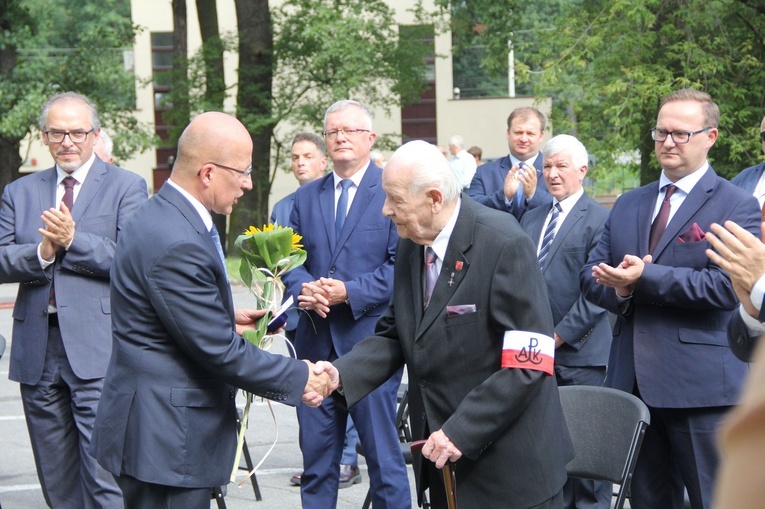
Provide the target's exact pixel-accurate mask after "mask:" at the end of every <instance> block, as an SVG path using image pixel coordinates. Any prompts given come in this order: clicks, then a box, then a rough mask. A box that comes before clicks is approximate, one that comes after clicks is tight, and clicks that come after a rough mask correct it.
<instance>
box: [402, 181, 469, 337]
mask: <svg viewBox="0 0 765 509" xmlns="http://www.w3.org/2000/svg"><path fill="white" fill-rule="evenodd" d="M474 225H475V211H474V210H473V209H472V208H471V206H470V205H468V203H467V199H466V198H465V197H464V196H463V198H462V205H461V207H460V211H459V216H458V217H457V223H456V224H455V225H454V230H453V231H452V235H451V237H450V238H449V245H448V247H447V248H446V258H445V259H444V263H443V264H442V266H441V272H440V274H439V275H438V280H437V281H436V286H435V288H434V289H433V295H432V296H431V298H430V304H429V305H428V309H426V310H425V312H424V313H423V316H422V322H420V324H419V326H418V327H417V331H416V333H415V340H417V339H418V338H419V337H421V336H422V334H424V333H425V331H426V330H427V329H428V327H430V325H431V324H432V323H433V322H434V321H435V319H436V318H438V317H439V316H441V315H442V314H443V313H444V309H445V308H446V304H447V303H448V302H449V300H451V298H452V296H453V295H454V292H456V291H457V288H459V286H460V283H461V282H462V280H463V279H464V278H465V275H466V274H467V272H468V270H470V263H469V262H468V259H467V257H466V256H465V253H466V252H467V251H468V250H469V249H470V246H471V245H472V243H473V227H474ZM422 256H423V255H420V258H422ZM420 267H422V263H421V264H420ZM419 270H420V271H421V270H422V269H421V268H420V269H419ZM421 281H422V278H420V286H421V285H422V283H421ZM420 302H422V299H420ZM420 307H422V305H421V304H420Z"/></svg>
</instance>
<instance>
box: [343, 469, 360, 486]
mask: <svg viewBox="0 0 765 509" xmlns="http://www.w3.org/2000/svg"><path fill="white" fill-rule="evenodd" d="M360 482H361V470H359V467H358V465H340V486H339V488H340V489H341V490H342V489H343V488H350V487H351V486H353V485H354V484H359V483H360Z"/></svg>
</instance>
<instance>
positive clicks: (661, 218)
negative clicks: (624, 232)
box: [648, 184, 677, 254]
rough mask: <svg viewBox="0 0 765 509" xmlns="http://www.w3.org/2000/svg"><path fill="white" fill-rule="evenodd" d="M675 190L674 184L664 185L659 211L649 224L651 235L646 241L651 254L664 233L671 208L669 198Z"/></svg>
mask: <svg viewBox="0 0 765 509" xmlns="http://www.w3.org/2000/svg"><path fill="white" fill-rule="evenodd" d="M676 190H677V187H675V185H674V184H669V185H667V186H666V191H665V193H664V201H663V202H661V208H660V209H659V213H658V214H657V215H656V219H654V220H653V224H652V225H651V237H650V240H649V243H648V246H649V247H648V254H653V250H654V249H656V245H657V244H658V243H659V239H660V238H661V236H662V235H663V234H664V230H666V229H667V222H668V219H669V211H670V209H671V206H670V204H669V199H670V197H671V196H672V194H673V193H674V192H675V191H676Z"/></svg>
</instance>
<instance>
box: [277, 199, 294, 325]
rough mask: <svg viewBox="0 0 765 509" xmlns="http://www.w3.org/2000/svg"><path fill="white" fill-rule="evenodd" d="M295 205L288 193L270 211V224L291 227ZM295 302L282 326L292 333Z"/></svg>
mask: <svg viewBox="0 0 765 509" xmlns="http://www.w3.org/2000/svg"><path fill="white" fill-rule="evenodd" d="M294 204H295V193H290V194H288V195H287V196H285V197H284V198H282V199H281V200H279V201H278V202H276V203H275V204H274V208H273V210H271V219H270V221H271V223H272V224H278V225H279V226H291V225H290V216H291V215H292V207H293V205H294ZM297 305H298V303H297V301H295V302H294V303H293V307H292V308H290V309H288V310H287V312H286V315H287V324H286V325H285V326H284V329H285V330H286V331H289V332H292V331H294V330H295V329H297V323H298V318H299V316H298V312H299V311H298V309H297Z"/></svg>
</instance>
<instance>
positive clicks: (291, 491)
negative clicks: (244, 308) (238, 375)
mask: <svg viewBox="0 0 765 509" xmlns="http://www.w3.org/2000/svg"><path fill="white" fill-rule="evenodd" d="M15 295H16V285H8V284H5V285H0V334H2V335H3V336H5V338H6V340H7V341H8V342H9V345H8V348H10V347H11V346H12V345H11V344H10V343H11V327H12V318H11V313H12V306H11V305H10V303H12V302H13V300H14V297H15ZM234 299H235V300H236V301H237V303H238V304H239V305H246V304H247V300H248V295H247V293H246V291H245V290H244V289H243V288H241V287H235V288H234ZM274 351H280V352H282V353H286V350H285V349H283V347H282V346H281V345H276V346H275V347H274ZM272 408H273V410H274V415H275V418H276V423H274V420H273V418H272V417H271V413H270V411H269V408H268V406H267V405H266V403H257V404H256V405H254V406H253V409H252V411H251V413H250V427H249V429H248V431H247V434H246V437H247V442H248V445H249V448H250V452H251V454H252V458H253V461H254V462H255V463H257V462H258V461H260V460H261V459H262V458H263V456H264V455H265V454H266V453H267V451H268V449H269V448H270V447H271V445H272V444H273V442H274V440H276V446H275V447H274V450H273V452H271V454H270V455H269V456H268V458H267V459H266V460H265V462H264V463H263V466H262V467H261V468H260V469H259V471H258V473H257V479H258V483H259V485H260V489H261V492H262V494H263V500H262V501H261V502H256V500H255V495H254V493H253V490H252V488H251V485H250V484H249V482H247V483H245V484H244V485H243V487H241V488H238V487H237V485H236V484H230V485H229V486H228V489H227V492H228V494H227V495H226V498H225V500H226V505H227V507H229V508H231V509H240V508H250V509H290V508H299V507H300V490H299V489H298V488H296V487H293V486H291V485H290V484H289V477H290V475H291V474H292V473H294V472H296V471H298V470H300V465H301V462H302V459H301V455H300V448H299V446H298V430H297V418H296V417H295V411H294V409H293V408H291V407H287V406H284V405H280V404H273V405H272ZM277 428H278V439H277ZM360 462H361V468H362V475H363V478H364V479H363V482H362V483H361V484H357V485H355V486H353V487H351V488H348V489H344V490H340V494H339V502H338V507H339V508H341V509H346V508H347V509H350V508H354V509H358V508H360V507H361V505H362V503H363V501H364V497H365V495H366V492H367V489H368V488H369V482H368V476H367V473H366V465H364V464H363V458H362V459H361V460H360ZM240 472H241V473H242V476H244V474H245V471H244V470H241V471H240ZM409 473H410V476H409V477H410V483H411V485H412V487H413V486H414V477H413V475H412V472H411V468H410V471H409ZM412 492H414V490H413V489H412ZM0 504H2V508H3V509H43V508H45V507H46V505H45V501H44V500H43V497H42V492H41V491H40V485H39V483H38V480H37V475H36V473H35V466H34V459H33V458H32V450H31V447H30V445H29V435H28V434H27V429H26V424H25V421H24V417H23V411H22V408H21V398H20V396H19V388H18V384H17V383H15V382H12V381H10V380H8V349H6V353H5V355H3V358H2V359H1V360H0ZM211 507H213V508H214V507H216V505H215V503H214V502H213V503H211ZM415 507H416V502H415Z"/></svg>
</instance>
